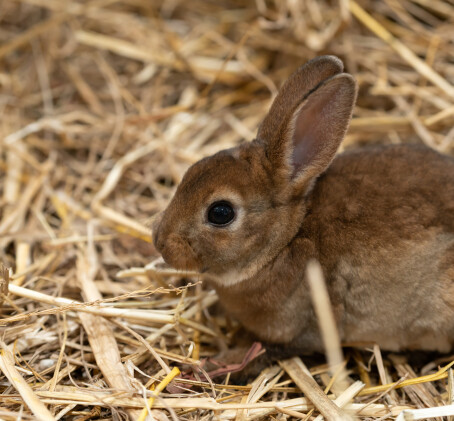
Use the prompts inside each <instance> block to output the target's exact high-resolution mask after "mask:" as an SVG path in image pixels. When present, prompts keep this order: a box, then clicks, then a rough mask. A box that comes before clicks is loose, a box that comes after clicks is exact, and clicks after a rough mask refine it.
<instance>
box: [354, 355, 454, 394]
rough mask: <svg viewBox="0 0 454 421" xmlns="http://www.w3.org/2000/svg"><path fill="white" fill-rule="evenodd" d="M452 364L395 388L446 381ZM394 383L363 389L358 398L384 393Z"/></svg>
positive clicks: (452, 362) (401, 383)
mask: <svg viewBox="0 0 454 421" xmlns="http://www.w3.org/2000/svg"><path fill="white" fill-rule="evenodd" d="M453 364H454V361H451V362H450V363H449V364H448V365H446V366H445V367H443V368H441V369H440V370H438V371H437V372H436V373H434V374H428V375H427V376H421V377H415V378H414V379H408V380H404V381H403V382H400V383H399V384H397V386H396V387H395V388H396V389H400V388H401V387H405V386H413V385H415V384H420V383H426V382H434V381H437V380H441V379H446V377H448V374H447V371H448V370H449V368H451V366H452V365H453ZM396 383H397V382H394V383H388V384H384V385H380V386H372V387H368V388H365V389H363V390H362V391H361V392H359V393H358V396H362V395H371V394H373V393H380V392H384V391H385V390H388V389H389V388H391V387H392V386H394V385H395V384H396Z"/></svg>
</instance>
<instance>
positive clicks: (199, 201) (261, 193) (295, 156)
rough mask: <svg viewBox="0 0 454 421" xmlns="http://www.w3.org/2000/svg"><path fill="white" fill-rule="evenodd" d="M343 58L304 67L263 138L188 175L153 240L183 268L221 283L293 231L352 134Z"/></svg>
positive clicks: (266, 257) (249, 269) (352, 90)
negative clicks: (314, 187)
mask: <svg viewBox="0 0 454 421" xmlns="http://www.w3.org/2000/svg"><path fill="white" fill-rule="evenodd" d="M342 70H343V66H342V62H341V61H340V60H339V59H337V58H336V57H332V56H324V57H319V58H316V59H314V60H312V61H310V62H308V63H307V64H306V65H305V66H303V67H301V68H300V69H299V70H298V71H297V72H296V73H294V74H293V75H292V76H290V78H289V79H288V80H287V82H286V83H285V84H284V85H283V87H282V88H281V90H280V91H279V94H278V96H277V97H276V99H275V100H274V102H273V104H272V106H271V109H270V111H269V113H268V115H267V116H266V117H265V119H264V121H263V123H262V124H261V126H260V128H259V130H258V133H257V138H256V139H255V140H254V141H252V142H249V143H243V144H241V145H239V146H238V147H235V148H232V149H227V150H223V151H220V152H218V153H217V154H215V155H213V156H210V157H207V158H204V159H202V160H201V161H199V162H197V163H196V164H194V165H193V166H192V167H190V168H189V169H188V171H187V172H186V174H185V175H184V177H183V180H182V181H181V184H180V185H179V186H178V188H177V191H176V193H175V196H174V197H173V199H172V201H171V202H170V204H169V206H168V207H167V209H166V210H165V211H164V212H163V213H162V214H160V215H159V216H158V217H157V218H156V220H155V222H154V224H153V240H154V243H155V246H156V248H157V250H158V251H160V252H161V253H162V255H163V257H164V260H165V261H166V262H167V263H169V264H170V265H172V266H174V267H175V268H177V269H182V270H196V271H199V272H206V273H207V274H209V275H212V277H213V278H214V279H216V280H217V282H221V283H223V284H224V285H228V284H232V283H235V282H240V281H241V280H244V279H247V278H249V277H250V276H252V275H254V274H255V273H256V272H257V271H258V270H260V269H261V268H262V267H263V265H265V264H266V263H268V262H269V261H271V260H272V259H273V258H274V257H275V256H276V255H277V254H278V253H279V252H280V251H281V250H282V248H283V247H285V245H286V244H288V243H289V242H290V241H291V239H292V238H293V237H294V236H295V235H296V233H297V232H298V230H299V227H300V226H301V223H302V221H303V218H304V217H305V211H306V207H305V195H306V194H307V192H308V191H309V189H310V188H311V186H312V185H313V183H314V181H315V180H316V178H317V177H318V176H319V175H320V174H321V173H322V172H323V171H325V170H326V168H327V167H328V166H329V164H330V162H331V161H332V159H333V158H334V155H335V154H336V151H337V149H338V147H339V145H340V143H341V141H342V139H343V137H344V135H345V132H346V131H347V128H348V124H349V122H350V119H351V114H352V109H353V106H354V103H355V98H356V84H355V81H354V79H353V77H352V76H350V75H349V74H346V73H342Z"/></svg>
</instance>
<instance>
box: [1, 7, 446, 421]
mask: <svg viewBox="0 0 454 421" xmlns="http://www.w3.org/2000/svg"><path fill="white" fill-rule="evenodd" d="M453 19H454V4H453V2H452V1H441V0H431V1H426V0H412V1H408V0H403V1H395V0H386V1H383V2H378V1H367V0H363V1H360V2H358V3H357V2H355V1H348V0H339V1H338V2H334V1H333V2H324V1H315V0H306V1H301V2H295V1H290V0H288V1H277V0H275V1H274V2H273V1H265V0H256V1H255V2H254V1H234V0H232V1H218V2H215V1H202V0H192V1H187V2H182V1H178V0H168V1H153V2H151V1H146V0H129V1H125V2H122V1H115V0H91V1H83V2H82V1H80V2H78V1H76V0H74V1H69V0H68V1H58V0H2V1H1V4H0V22H1V25H0V42H1V45H0V86H1V91H0V110H1V120H0V133H1V135H0V174H1V178H0V261H1V262H2V265H3V266H2V269H1V274H0V282H1V286H0V288H1V292H2V295H1V303H2V307H1V317H2V320H1V321H0V324H1V327H0V329H1V342H0V348H1V354H0V370H1V374H0V391H1V395H0V419H4V420H17V419H24V420H30V419H40V420H52V419H71V420H72V419H74V420H88V419H125V418H127V417H129V418H131V419H144V417H145V415H146V412H143V408H144V407H145V406H146V405H148V407H153V409H152V410H151V414H152V417H153V418H154V419H156V420H166V419H182V420H197V419H200V420H208V419H220V420H221V419H223V420H227V419H235V420H253V419H278V420H284V419H308V418H316V419H317V420H319V419H321V418H320V415H319V414H320V413H321V414H323V415H324V416H325V417H326V418H327V419H348V416H347V415H346V414H347V412H345V411H344V410H343V409H339V408H342V407H345V408H346V409H347V410H348V413H350V414H356V416H358V417H359V418H367V419H369V418H373V419H387V418H391V417H395V416H397V415H398V414H400V413H401V411H402V410H403V409H416V408H436V407H440V406H442V405H449V404H451V403H452V402H453V399H454V398H453V396H454V394H453V390H452V387H453V386H452V385H453V380H452V379H453V377H452V371H451V370H450V368H449V365H448V363H449V362H450V361H451V359H452V358H451V357H450V356H433V355H423V357H422V358H419V359H415V358H414V354H410V353H407V354H405V353H404V354H399V355H393V354H389V353H384V354H382V353H381V351H380V349H379V348H378V347H377V346H375V347H374V346H372V345H363V346H358V347H357V348H356V349H355V350H345V352H344V353H345V357H346V361H347V362H346V364H347V365H346V369H347V371H343V373H344V375H345V374H346V375H348V376H349V377H348V378H347V380H346V378H345V377H344V378H343V380H342V379H341V377H342V376H339V370H337V371H333V369H332V367H331V368H330V367H329V366H328V365H325V364H322V365H320V364H312V365H309V363H308V365H309V371H307V368H306V367H305V366H304V364H303V363H302V361H301V360H299V359H292V360H288V361H284V362H282V363H281V365H280V366H278V365H276V366H275V367H272V368H270V369H269V370H266V371H265V372H263V373H262V375H261V376H260V377H258V378H257V379H255V380H254V381H253V382H252V384H251V385H248V386H244V385H243V386H240V385H236V384H234V383H232V382H230V381H229V376H228V375H227V377H225V376H224V377H222V378H217V379H214V380H213V381H211V380H209V379H206V378H205V377H203V375H202V374H201V373H200V372H198V371H197V370H195V371H194V372H195V373H196V377H195V378H194V377H193V378H192V379H186V380H184V382H180V383H179V385H180V388H175V387H174V386H175V383H172V384H171V386H172V385H173V387H167V388H166V385H167V383H168V382H169V381H171V380H172V379H173V378H174V377H175V376H176V375H177V373H178V368H179V369H180V370H184V371H190V367H191V366H192V367H194V366H199V365H200V363H199V360H200V359H201V358H205V357H208V356H212V355H215V354H216V353H217V352H219V350H220V349H223V348H225V347H226V346H227V345H228V341H229V338H230V337H231V336H232V333H233V332H234V330H235V329H236V325H235V323H234V322H233V321H231V320H229V319H228V318H226V317H225V316H223V315H222V314H220V313H216V312H214V311H213V305H214V304H215V302H216V297H215V295H214V294H213V293H212V292H211V291H208V290H204V289H203V288H202V286H201V283H200V282H199V281H200V280H201V279H200V278H197V277H195V276H191V274H188V275H186V281H189V282H190V285H189V286H188V285H187V283H186V282H184V283H182V282H181V278H182V276H181V275H179V274H175V273H174V272H172V271H168V270H167V271H163V270H160V269H159V264H158V263H156V262H155V263H153V264H151V265H148V266H146V265H147V264H149V262H150V261H152V260H153V259H155V258H157V257H158V256H157V254H156V252H155V250H154V248H153V245H152V244H151V240H150V232H149V228H148V227H149V222H150V218H151V217H152V216H153V215H154V214H155V213H156V212H157V211H159V210H160V209H163V208H164V207H165V205H166V203H167V202H168V200H169V198H170V197H171V195H172V193H173V191H174V188H175V185H176V184H177V183H178V181H179V180H180V178H181V176H182V174H183V173H184V171H185V169H186V168H187V167H188V166H189V165H190V164H191V163H193V162H195V161H197V160H198V159H199V158H201V157H202V156H206V155H208V154H211V153H213V152H214V151H217V150H219V149H221V148H224V147H229V146H232V145H235V144H237V143H238V142H240V141H241V140H242V139H247V140H250V139H252V138H253V136H254V133H255V130H256V127H257V124H258V123H259V121H260V120H261V118H262V117H263V115H264V113H265V112H266V110H267V108H268V106H269V104H270V100H271V98H272V96H273V95H274V94H275V93H276V91H277V88H278V86H279V84H280V83H281V82H282V81H283V80H284V79H285V77H286V76H288V75H289V74H290V73H291V72H292V71H293V70H294V69H295V68H296V67H297V66H298V65H300V64H302V63H304V62H305V61H306V60H307V59H309V58H312V57H314V56H315V55H317V54H321V53H334V54H337V55H339V56H340V57H341V58H342V59H343V60H344V62H345V63H346V66H347V69H348V70H349V71H350V72H351V73H353V74H354V75H355V76H356V77H357V79H358V82H359V86H360V93H359V99H358V106H357V107H356V110H355V115H354V119H353V122H352V125H351V129H350V131H349V134H348V136H347V138H346V141H345V142H344V147H350V146H353V145H357V144H359V143H361V144H366V143H369V144H370V143H373V142H380V143H383V142H386V143H398V142H407V141H415V142H424V143H426V144H428V145H429V146H431V147H433V148H436V149H438V150H441V151H444V152H445V153H452V152H453V149H454V129H453V121H454V87H453V81H454V61H453V40H454V25H453ZM6 268H9V270H8V269H6ZM322 295H323V294H322ZM322 301H323V300H322ZM328 310H329V309H328ZM328 310H326V309H325V313H329V311H328ZM320 313H321V317H323V314H324V311H323V308H322V310H321V312H320ZM328 324H329V323H328ZM334 351H335V352H334V354H333V355H334V356H333V355H331V357H330V355H328V361H330V362H331V363H333V361H336V358H337V359H339V358H342V356H341V354H340V352H339V348H337V351H336V344H334ZM336 352H337V353H336ZM336 355H337V357H336ZM339 356H340V357H339ZM333 358H334V359H333ZM333 373H337V374H336V375H335V376H334V378H335V379H336V378H337V379H338V381H337V382H333V381H332V379H333V376H332V374H333ZM314 379H315V381H314ZM340 380H342V381H340ZM355 381H356V382H355ZM393 382H394V383H393ZM342 384H343V385H344V387H343V388H341V389H339V385H342ZM347 386H349V387H348V388H347V389H346V390H345V391H344V389H345V387H347ZM333 387H334V389H332V388H333ZM336 387H337V391H336V390H335V389H336ZM331 389H332V390H335V391H336V396H333V395H332V392H331ZM153 390H154V391H153ZM301 390H304V391H305V395H304V396H303V394H302V393H301ZM322 390H324V391H325V392H326V393H327V394H328V398H327V397H326V395H325V394H324V393H323V392H322ZM307 398H309V400H308V399H307ZM334 398H336V400H335V404H333V403H332V401H331V399H334ZM311 400H312V402H313V403H314V404H315V410H314V409H313V405H312V403H311ZM433 411H434V410H429V412H428V413H425V412H419V413H417V415H414V414H413V415H411V416H412V417H423V418H424V417H429V416H438V417H441V416H443V415H451V414H453V412H452V408H449V407H448V408H447V409H446V408H442V409H438V412H437V410H435V411H436V412H433ZM407 416H409V415H408V414H407ZM140 417H142V418H140Z"/></svg>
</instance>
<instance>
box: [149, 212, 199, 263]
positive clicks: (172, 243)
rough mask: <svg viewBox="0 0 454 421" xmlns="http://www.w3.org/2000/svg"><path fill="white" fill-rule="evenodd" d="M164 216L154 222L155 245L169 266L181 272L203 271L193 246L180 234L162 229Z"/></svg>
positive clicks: (159, 216)
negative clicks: (168, 232)
mask: <svg viewBox="0 0 454 421" xmlns="http://www.w3.org/2000/svg"><path fill="white" fill-rule="evenodd" d="M162 216H163V215H162V214H160V215H158V217H157V218H156V219H155V221H154V222H153V243H154V245H155V247H156V250H157V251H159V253H161V255H162V257H163V259H164V260H165V262H166V263H167V264H169V265H170V266H172V267H174V268H175V269H180V270H195V271H199V270H200V269H201V266H202V265H201V262H200V260H199V258H198V257H197V255H196V253H195V252H194V250H193V249H192V247H191V245H190V244H189V243H188V242H187V241H186V240H185V239H184V238H183V237H182V236H181V235H179V234H177V233H175V232H172V233H170V234H167V233H166V232H165V231H164V230H163V227H162V224H161V222H162Z"/></svg>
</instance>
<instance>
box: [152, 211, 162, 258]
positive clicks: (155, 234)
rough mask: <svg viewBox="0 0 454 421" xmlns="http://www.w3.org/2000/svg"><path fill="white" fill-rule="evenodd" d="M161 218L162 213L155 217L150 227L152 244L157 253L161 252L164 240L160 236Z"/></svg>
mask: <svg viewBox="0 0 454 421" xmlns="http://www.w3.org/2000/svg"><path fill="white" fill-rule="evenodd" d="M162 216H163V213H162V212H161V213H160V214H158V215H156V217H155V219H154V220H153V223H152V225H151V236H152V239H153V244H154V246H155V247H156V249H157V250H158V251H159V252H162V249H163V248H164V239H163V236H162V235H160V231H161V230H160V226H161V221H162Z"/></svg>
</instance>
